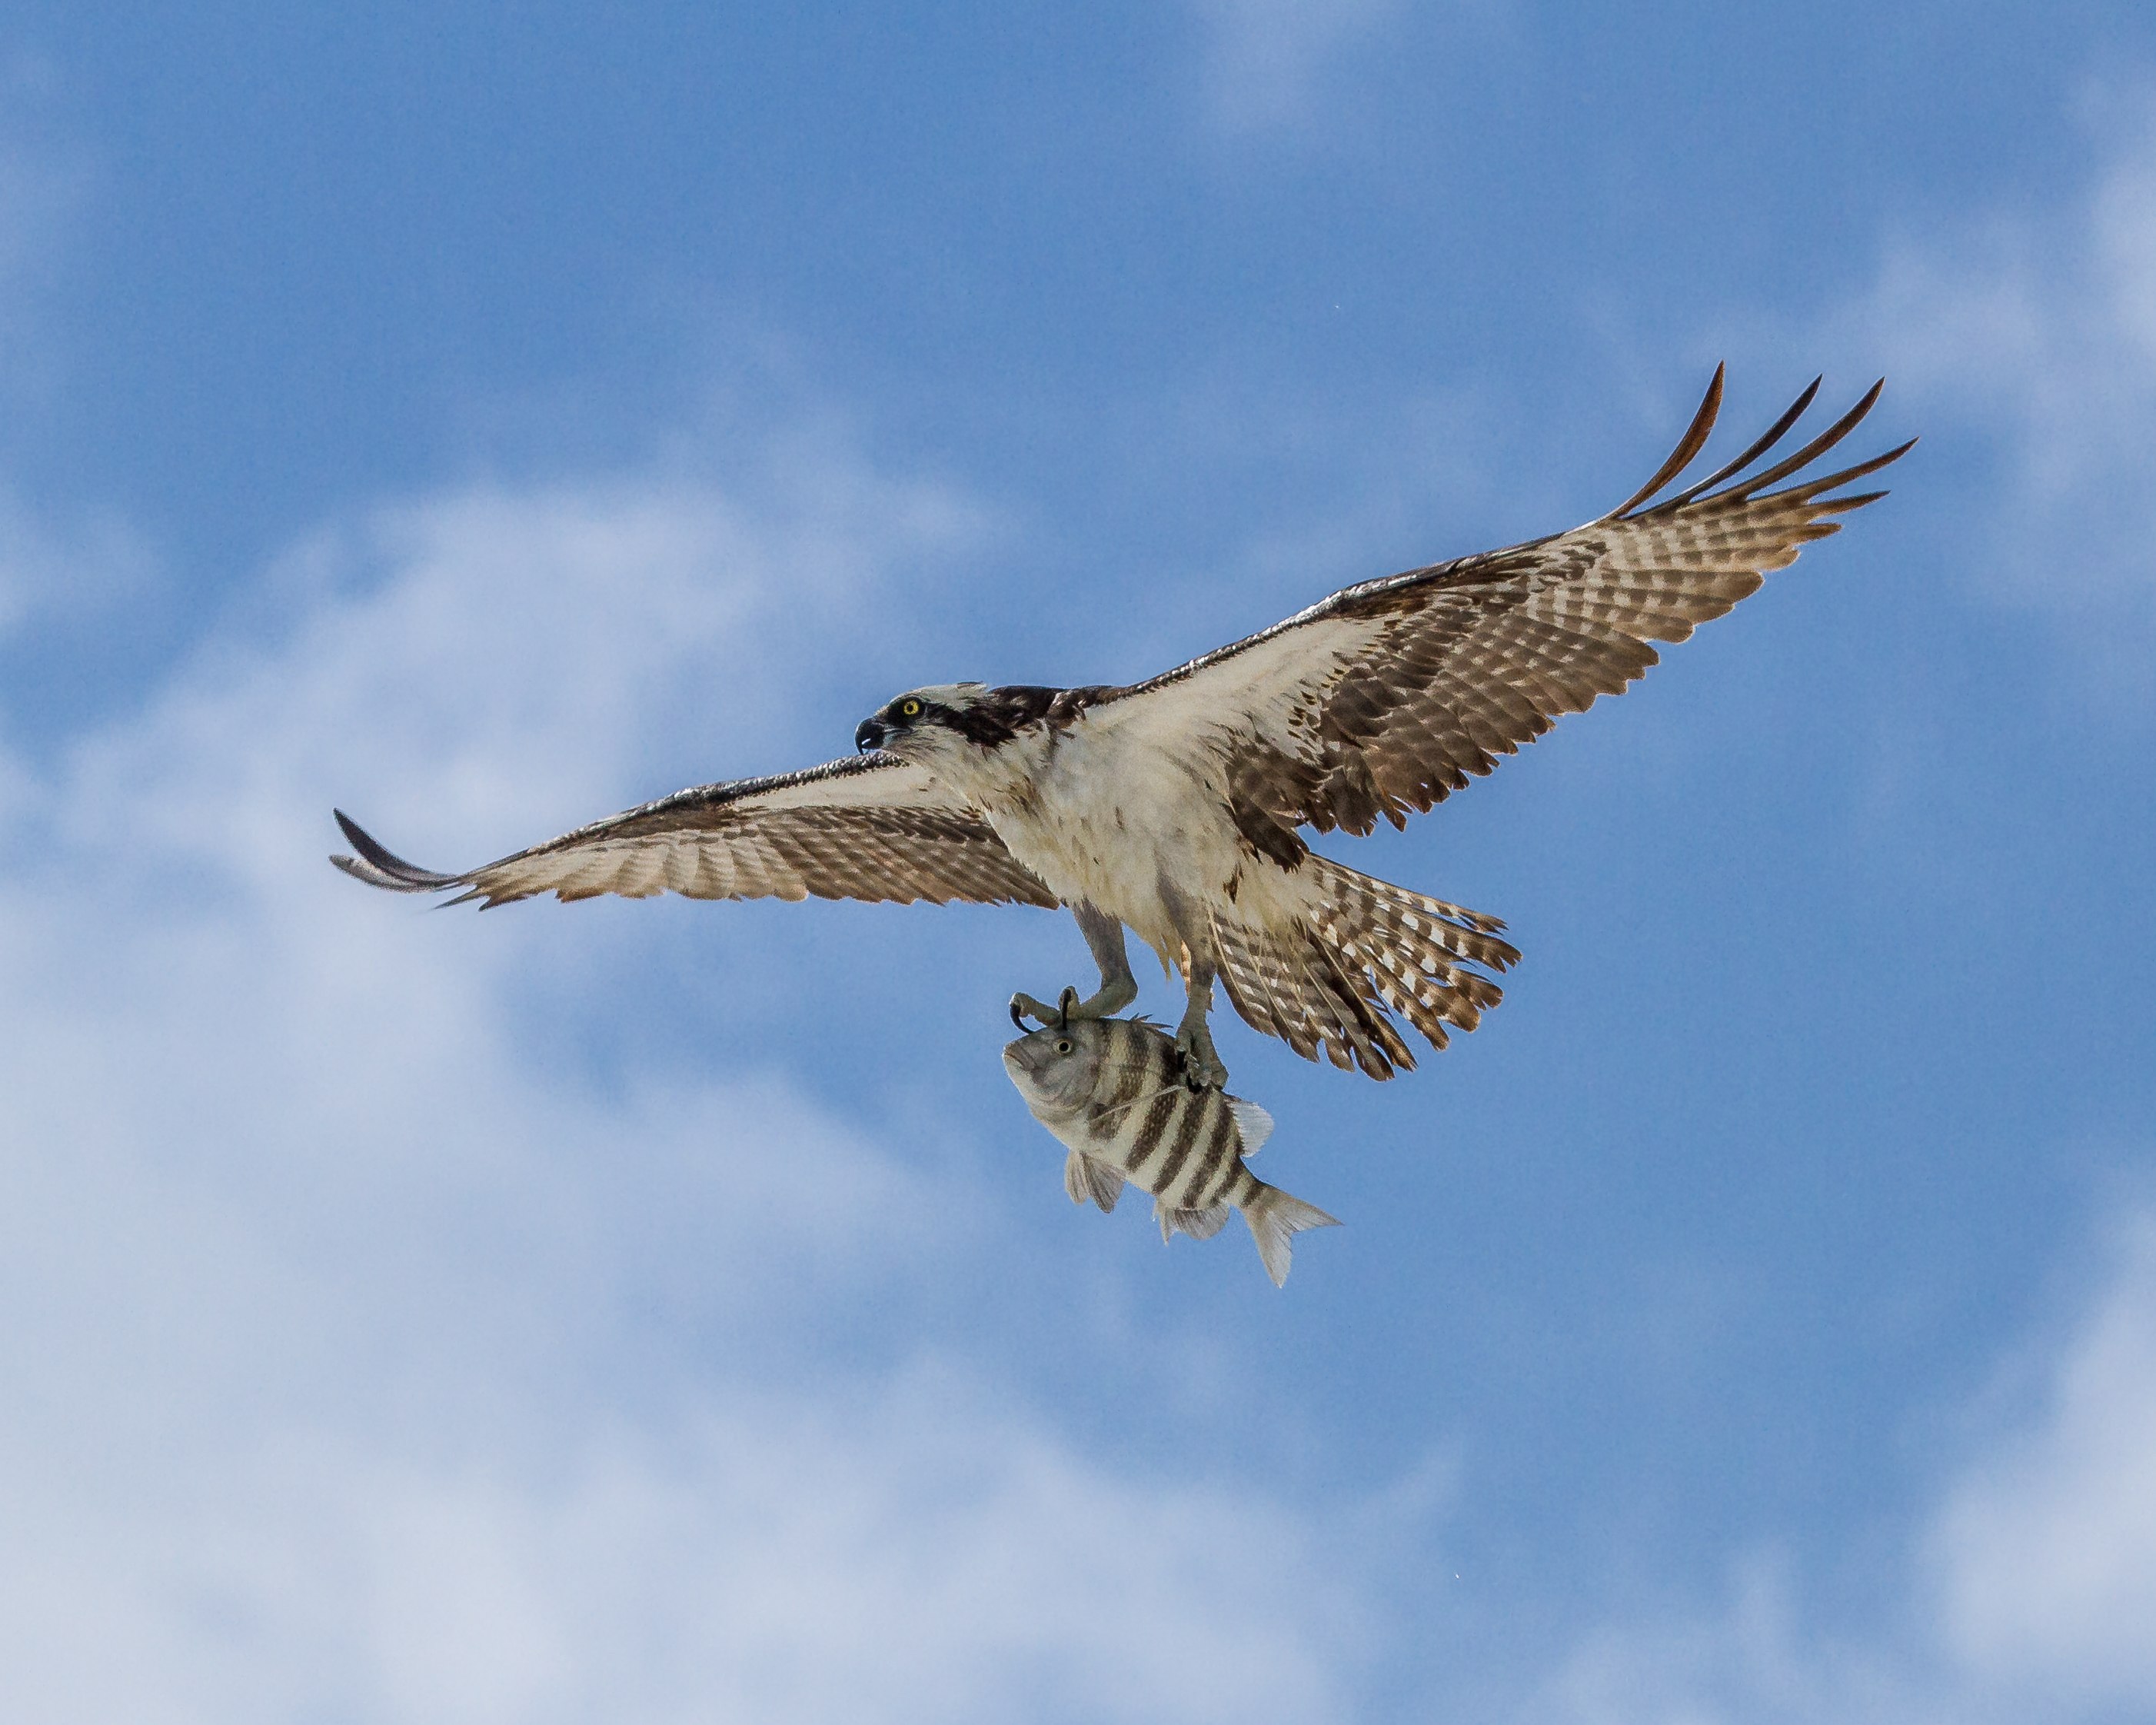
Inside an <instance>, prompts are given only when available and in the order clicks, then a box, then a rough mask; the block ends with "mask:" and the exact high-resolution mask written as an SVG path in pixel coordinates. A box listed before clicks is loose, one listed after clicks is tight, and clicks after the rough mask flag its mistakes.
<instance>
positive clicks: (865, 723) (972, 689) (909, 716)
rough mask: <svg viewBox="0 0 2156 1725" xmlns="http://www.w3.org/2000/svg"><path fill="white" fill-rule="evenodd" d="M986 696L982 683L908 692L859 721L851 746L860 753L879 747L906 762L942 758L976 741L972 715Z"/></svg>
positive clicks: (941, 686)
mask: <svg viewBox="0 0 2156 1725" xmlns="http://www.w3.org/2000/svg"><path fill="white" fill-rule="evenodd" d="M987 693H988V687H987V685H985V684H982V683H938V684H936V685H933V686H932V687H930V688H927V689H909V690H908V691H906V693H905V694H903V695H901V696H897V697H896V699H894V700H891V701H885V703H884V704H883V705H882V706H880V707H879V708H877V709H876V711H875V712H873V713H871V714H870V715H869V716H868V717H867V718H865V719H864V720H862V721H861V722H860V728H859V729H858V730H856V731H855V732H854V747H855V748H857V749H859V750H860V751H861V752H862V753H864V754H865V753H867V752H869V751H870V749H883V750H885V751H887V752H890V753H891V754H894V755H897V756H899V757H901V758H903V759H906V760H909V761H922V760H927V759H930V758H932V757H935V756H937V755H940V754H942V753H944V752H947V751H948V750H949V749H951V748H952V747H953V746H954V745H955V744H957V742H960V741H962V740H964V741H973V740H975V739H974V737H973V732H974V731H975V729H976V728H977V724H976V722H975V721H974V718H973V715H974V713H975V710H976V709H977V708H978V707H979V706H980V704H981V698H982V697H983V696H984V695H986V694H987Z"/></svg>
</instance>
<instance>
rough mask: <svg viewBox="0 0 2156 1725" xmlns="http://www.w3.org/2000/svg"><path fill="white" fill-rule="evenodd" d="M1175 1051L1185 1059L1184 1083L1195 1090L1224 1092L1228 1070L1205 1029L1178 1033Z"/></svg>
mask: <svg viewBox="0 0 2156 1725" xmlns="http://www.w3.org/2000/svg"><path fill="white" fill-rule="evenodd" d="M1175 1051H1176V1053H1177V1054H1178V1055H1181V1056H1182V1058H1183V1082H1184V1083H1185V1084H1187V1085H1188V1086H1190V1088H1191V1089H1193V1090H1223V1089H1225V1088H1226V1087H1227V1083H1228V1069H1227V1067H1226V1066H1225V1065H1224V1064H1223V1063H1222V1062H1221V1059H1220V1056H1219V1054H1217V1053H1216V1052H1215V1051H1214V1047H1213V1038H1212V1035H1211V1034H1210V1033H1209V1032H1208V1031H1206V1030H1205V1029H1202V1028H1201V1029H1196V1030H1183V1031H1178V1033H1177V1034H1176V1038H1175Z"/></svg>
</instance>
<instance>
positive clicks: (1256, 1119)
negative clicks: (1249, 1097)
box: [1228, 1096, 1273, 1166]
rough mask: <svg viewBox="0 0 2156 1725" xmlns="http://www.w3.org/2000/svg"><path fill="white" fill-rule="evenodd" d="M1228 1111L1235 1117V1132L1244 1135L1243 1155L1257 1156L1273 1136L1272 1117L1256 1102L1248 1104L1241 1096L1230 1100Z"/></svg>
mask: <svg viewBox="0 0 2156 1725" xmlns="http://www.w3.org/2000/svg"><path fill="white" fill-rule="evenodd" d="M1228 1111H1229V1113H1230V1114H1232V1115H1234V1116H1235V1130H1236V1131H1238V1132H1240V1133H1241V1134H1242V1135H1243V1154H1244V1155H1245V1156H1255V1155H1256V1154H1257V1153H1258V1152H1259V1151H1260V1150H1262V1149H1264V1148H1265V1140H1266V1139H1267V1138H1270V1137H1271V1136H1272V1135H1273V1117H1272V1116H1271V1115H1270V1114H1268V1113H1266V1112H1265V1110H1264V1109H1262V1108H1260V1106H1258V1105H1257V1104H1256V1103H1255V1102H1246V1101H1244V1100H1243V1099H1242V1098H1241V1097H1240V1096H1230V1097H1229V1098H1228ZM1267 1165H1268V1166H1270V1163H1269V1164H1267Z"/></svg>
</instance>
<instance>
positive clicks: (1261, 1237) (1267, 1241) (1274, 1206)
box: [1240, 1174, 1340, 1288]
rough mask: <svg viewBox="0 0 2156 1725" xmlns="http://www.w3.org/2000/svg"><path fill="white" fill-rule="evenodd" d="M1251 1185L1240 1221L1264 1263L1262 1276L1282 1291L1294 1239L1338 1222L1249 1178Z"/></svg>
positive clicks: (1338, 1221)
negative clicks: (1245, 1227) (1245, 1225)
mask: <svg viewBox="0 0 2156 1725" xmlns="http://www.w3.org/2000/svg"><path fill="white" fill-rule="evenodd" d="M1250 1185H1251V1187H1252V1191H1251V1192H1250V1195H1249V1196H1248V1197H1246V1198H1245V1199H1242V1201H1241V1204H1240V1208H1241V1209H1242V1212H1243V1219H1244V1221H1245V1222H1246V1223H1248V1224H1250V1238H1251V1239H1252V1240H1255V1241H1256V1242H1257V1246H1258V1255H1259V1256H1260V1258H1262V1259H1264V1260H1265V1274H1266V1275H1267V1276H1270V1277H1272V1279H1273V1286H1275V1287H1276V1288H1279V1287H1285V1286H1287V1269H1288V1260H1290V1259H1291V1257H1292V1256H1293V1255H1294V1251H1295V1245H1294V1241H1295V1236H1296V1235H1298V1234H1300V1233H1301V1232H1302V1231H1303V1230H1305V1229H1306V1228H1337V1227H1338V1226H1339V1225H1340V1219H1339V1217H1337V1216H1328V1215H1327V1214H1325V1212H1324V1211H1323V1210H1322V1209H1318V1207H1317V1205H1316V1204H1305V1203H1304V1202H1303V1201H1302V1200H1301V1199H1299V1198H1296V1197H1295V1196H1293V1195H1292V1194H1289V1193H1286V1192H1283V1191H1281V1189H1280V1188H1279V1187H1277V1186H1268V1185H1267V1184H1265V1182H1264V1181H1263V1180H1260V1178H1257V1176H1256V1175H1255V1174H1253V1175H1251V1176H1250Z"/></svg>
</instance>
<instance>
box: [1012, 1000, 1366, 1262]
mask: <svg viewBox="0 0 2156 1725" xmlns="http://www.w3.org/2000/svg"><path fill="white" fill-rule="evenodd" d="M1004 1070H1006V1071H1008V1072H1009V1074H1010V1077H1011V1082H1012V1083H1013V1084H1014V1085H1016V1086H1018V1093H1019V1095H1020V1096H1023V1097H1024V1098H1025V1106H1027V1107H1028V1108H1029V1109H1031V1110H1032V1111H1033V1117H1034V1119H1036V1120H1038V1121H1039V1122H1040V1123H1041V1124H1042V1125H1043V1126H1045V1127H1047V1128H1048V1129H1049V1131H1050V1132H1053V1133H1055V1136H1056V1137H1058V1138H1060V1139H1061V1140H1062V1141H1063V1142H1065V1144H1068V1145H1069V1146H1070V1156H1069V1158H1067V1159H1066V1160H1065V1163H1064V1165H1063V1189H1064V1190H1065V1191H1066V1192H1068V1193H1069V1194H1070V1201H1071V1202H1072V1203H1073V1204H1083V1203H1085V1202H1086V1199H1089V1198H1090V1199H1092V1201H1093V1202H1094V1203H1095V1204H1098V1205H1099V1206H1100V1207H1101V1209H1103V1210H1111V1209H1115V1207H1116V1199H1118V1198H1119V1197H1121V1196H1122V1190H1123V1182H1124V1181H1126V1180H1128V1181H1129V1182H1130V1183H1132V1185H1134V1186H1136V1187H1137V1189H1139V1190H1140V1191H1142V1192H1147V1193H1150V1194H1152V1199H1153V1215H1154V1217H1155V1219H1157V1220H1158V1222H1159V1223H1160V1237H1161V1239H1162V1240H1163V1241H1165V1240H1168V1239H1169V1238H1170V1237H1171V1236H1172V1235H1173V1234H1174V1233H1175V1231H1176V1230H1178V1229H1180V1230H1183V1232H1184V1233H1185V1234H1188V1235H1191V1236H1192V1237H1193V1239H1196V1240H1210V1239H1211V1238H1212V1237H1213V1236H1214V1235H1216V1234H1218V1233H1219V1231H1220V1229H1221V1226H1222V1224H1224V1223H1225V1222H1226V1221H1227V1219H1228V1212H1229V1210H1230V1209H1237V1210H1240V1211H1241V1212H1242V1213H1243V1220H1244V1221H1245V1223H1247V1224H1249V1225H1250V1238H1251V1239H1252V1240H1255V1241H1256V1242H1257V1246H1258V1255H1259V1257H1260V1258H1261V1259H1263V1260H1265V1273H1266V1274H1267V1275H1268V1276H1271V1277H1272V1279H1273V1285H1274V1286H1276V1287H1278V1286H1282V1285H1283V1284H1285V1283H1286V1281H1287V1270H1288V1260H1289V1257H1290V1255H1291V1240H1292V1237H1293V1236H1294V1235H1296V1234H1299V1233H1301V1231H1302V1230H1304V1229H1306V1228H1330V1227H1337V1226H1338V1225H1339V1222H1338V1220H1337V1218H1335V1217H1332V1216H1328V1215H1327V1214H1325V1212H1324V1211H1323V1210H1322V1209H1318V1208H1317V1206H1316V1205H1315V1204H1305V1203H1304V1202H1303V1201H1302V1200H1301V1199H1299V1198H1291V1197H1290V1196H1289V1195H1288V1194H1286V1193H1285V1192H1283V1191H1281V1189H1280V1188H1279V1187H1277V1186H1268V1185H1267V1184H1266V1183H1265V1182H1264V1181H1263V1180H1260V1178H1257V1176H1256V1175H1255V1174H1253V1173H1251V1172H1250V1170H1249V1169H1248V1168H1245V1167H1244V1166H1243V1158H1245V1157H1246V1156H1252V1155H1255V1154H1256V1153H1257V1151H1258V1147H1260V1145H1262V1144H1263V1143H1264V1142H1265V1139H1266V1138H1267V1137H1269V1136H1270V1134H1271V1132H1272V1129H1273V1119H1272V1116H1271V1115H1270V1114H1268V1113H1266V1112H1265V1110H1264V1109H1262V1108H1260V1106H1258V1105H1257V1104H1256V1103H1255V1102H1245V1101H1242V1100H1241V1099H1240V1097H1236V1096H1227V1095H1224V1094H1223V1093H1222V1092H1221V1091H1219V1090H1215V1089H1205V1090H1193V1089H1192V1088H1191V1087H1190V1086H1189V1085H1188V1083H1186V1082H1185V1081H1184V1074H1183V1058H1182V1056H1181V1055H1178V1053H1177V1052H1176V1049H1175V1039H1174V1038H1173V1037H1172V1036H1170V1035H1169V1034H1168V1033H1167V1032H1166V1031H1164V1030H1163V1029H1160V1028H1159V1027H1158V1025H1156V1024H1149V1023H1147V1021H1146V1020H1145V1019H1065V1021H1064V1022H1063V1023H1061V1024H1050V1025H1049V1026H1048V1027H1047V1028H1045V1029H1039V1030H1035V1031H1034V1033H1033V1034H1031V1035H1029V1036H1021V1037H1019V1038H1018V1039H1017V1040H1015V1041H1014V1042H1010V1043H1008V1044H1006V1045H1004Z"/></svg>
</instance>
